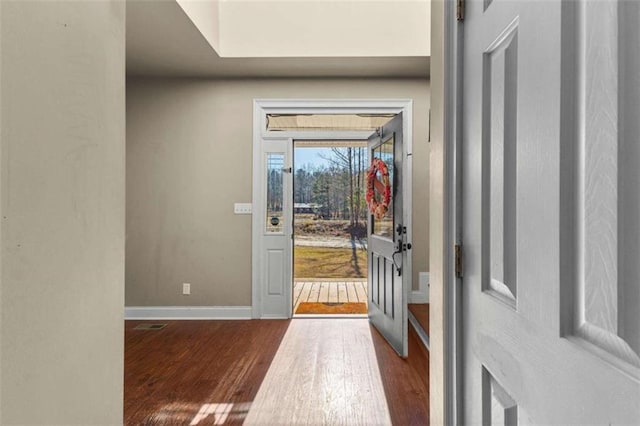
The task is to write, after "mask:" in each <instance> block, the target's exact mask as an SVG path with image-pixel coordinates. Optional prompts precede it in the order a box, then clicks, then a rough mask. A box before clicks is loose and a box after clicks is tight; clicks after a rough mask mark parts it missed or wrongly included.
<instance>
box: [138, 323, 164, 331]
mask: <svg viewBox="0 0 640 426" xmlns="http://www.w3.org/2000/svg"><path fill="white" fill-rule="evenodd" d="M166 326H167V324H138V325H136V326H135V327H134V328H133V329H134V330H160V329H163V328H165V327H166Z"/></svg>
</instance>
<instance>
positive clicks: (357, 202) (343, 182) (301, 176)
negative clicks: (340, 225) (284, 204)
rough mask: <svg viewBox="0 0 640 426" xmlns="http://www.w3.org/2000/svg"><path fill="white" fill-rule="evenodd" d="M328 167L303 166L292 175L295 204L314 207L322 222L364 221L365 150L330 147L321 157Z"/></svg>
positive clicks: (356, 222)
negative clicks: (327, 152) (326, 220)
mask: <svg viewBox="0 0 640 426" xmlns="http://www.w3.org/2000/svg"><path fill="white" fill-rule="evenodd" d="M321 157H322V158H323V159H325V160H326V161H327V164H328V166H313V165H309V164H306V165H303V166H302V167H300V168H297V169H296V171H295V176H294V202H295V203H306V204H316V205H317V206H318V207H317V214H318V215H319V216H321V217H322V218H325V219H341V220H349V222H350V224H351V225H356V226H357V225H359V224H360V223H361V222H366V218H367V207H366V202H365V191H366V177H367V176H366V173H367V172H366V169H367V167H368V161H367V148H366V147H344V148H342V147H341V148H331V150H330V153H329V154H327V155H321Z"/></svg>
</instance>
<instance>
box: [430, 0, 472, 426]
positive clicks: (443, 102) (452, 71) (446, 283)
mask: <svg viewBox="0 0 640 426" xmlns="http://www.w3.org/2000/svg"><path fill="white" fill-rule="evenodd" d="M431 8H432V11H431V28H432V48H431V50H432V53H431V75H430V78H431V88H432V93H431V118H432V120H431V129H430V132H431V139H432V143H431V160H430V167H429V170H430V176H429V185H430V191H429V203H430V206H429V208H430V211H431V214H430V218H431V222H430V225H429V238H430V247H429V253H430V255H429V275H430V276H429V281H430V296H429V303H430V305H431V309H430V324H431V326H432V329H431V332H430V336H429V337H430V351H429V362H430V367H429V368H430V371H431V372H432V373H431V374H430V376H429V377H430V386H431V392H430V404H429V406H430V409H431V421H432V422H433V423H435V424H447V425H458V424H462V423H461V422H462V417H461V415H460V413H461V410H462V405H463V404H464V401H463V399H462V397H461V395H462V393H461V389H462V386H461V378H462V375H461V352H460V339H461V336H462V334H461V333H462V329H461V326H460V324H461V321H460V319H461V314H462V303H461V300H462V294H461V292H462V289H461V280H460V279H458V278H456V275H455V257H454V247H455V245H456V244H461V243H462V241H461V235H462V232H461V231H462V229H461V226H460V224H461V222H460V218H461V213H462V208H463V206H462V203H461V198H460V195H461V187H460V184H461V180H460V179H459V170H460V168H459V167H460V161H461V155H460V144H461V141H460V132H459V131H458V129H459V126H460V122H459V118H460V114H459V111H460V109H461V107H462V103H461V99H462V91H461V88H462V86H461V84H460V79H461V78H462V61H460V57H461V56H460V55H461V54H462V44H461V43H462V36H461V35H462V31H463V24H462V23H461V22H459V21H457V19H456V2H455V1H449V0H447V1H439V2H432V4H431Z"/></svg>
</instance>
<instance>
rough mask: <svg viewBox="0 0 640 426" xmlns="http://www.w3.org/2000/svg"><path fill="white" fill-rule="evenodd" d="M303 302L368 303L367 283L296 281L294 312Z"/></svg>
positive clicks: (294, 285) (294, 286) (294, 287)
mask: <svg viewBox="0 0 640 426" xmlns="http://www.w3.org/2000/svg"><path fill="white" fill-rule="evenodd" d="M302 302H325V303H327V302H328V303H345V302H361V303H367V282H366V281H295V282H294V283H293V312H295V311H296V310H297V309H298V305H299V304H300V303H302Z"/></svg>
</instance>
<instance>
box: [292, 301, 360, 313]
mask: <svg viewBox="0 0 640 426" xmlns="http://www.w3.org/2000/svg"><path fill="white" fill-rule="evenodd" d="M366 313H367V304H366V303H362V302H347V303H329V302H326V303H323V302H302V303H300V304H299V305H298V309H296V314H366Z"/></svg>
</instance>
